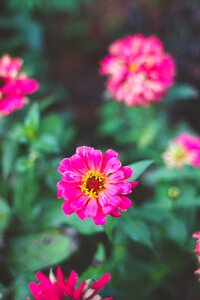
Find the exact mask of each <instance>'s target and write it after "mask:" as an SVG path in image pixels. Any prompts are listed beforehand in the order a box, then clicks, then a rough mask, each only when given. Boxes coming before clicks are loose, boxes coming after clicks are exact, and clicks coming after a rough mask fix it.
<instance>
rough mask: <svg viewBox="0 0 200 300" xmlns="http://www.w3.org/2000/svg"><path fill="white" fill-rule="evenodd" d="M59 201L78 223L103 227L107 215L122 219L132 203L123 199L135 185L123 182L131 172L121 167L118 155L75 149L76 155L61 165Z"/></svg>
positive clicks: (88, 148) (134, 183)
mask: <svg viewBox="0 0 200 300" xmlns="http://www.w3.org/2000/svg"><path fill="white" fill-rule="evenodd" d="M58 171H59V172H60V173H61V174H62V180H61V181H59V182H58V185H57V186H58V194H57V195H58V198H64V199H65V200H66V201H65V202H64V203H63V211H64V213H65V214H67V215H70V214H72V213H74V212H75V213H76V214H77V215H78V216H79V218H80V219H81V220H85V218H93V221H94V223H95V224H96V225H103V224H105V223H106V215H107V214H110V215H111V216H113V217H119V216H121V213H120V212H119V210H120V211H126V210H127V209H128V208H129V207H130V206H131V205H132V202H131V200H130V199H129V198H127V197H125V195H126V194H130V193H131V192H132V189H133V188H134V187H136V186H137V183H138V182H136V181H135V182H126V181H125V180H126V179H128V178H130V177H131V176H132V173H133V171H132V169H131V168H130V167H128V166H124V167H122V165H121V162H120V161H119V159H118V154H117V152H115V151H113V150H111V149H109V150H107V151H106V152H105V154H104V155H103V154H102V152H101V151H100V150H95V149H94V148H91V147H86V146H82V147H78V148H77V150H76V154H74V155H72V156H71V157H70V158H65V159H63V160H62V161H61V162H60V166H59V168H58Z"/></svg>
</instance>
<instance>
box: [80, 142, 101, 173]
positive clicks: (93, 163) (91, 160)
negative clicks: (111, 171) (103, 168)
mask: <svg viewBox="0 0 200 300" xmlns="http://www.w3.org/2000/svg"><path fill="white" fill-rule="evenodd" d="M76 153H77V154H78V155H79V156H80V157H81V158H82V159H83V160H84V163H85V164H86V165H87V167H88V169H91V170H99V169H100V165H101V162H102V158H103V157H102V152H101V151H100V150H95V149H94V148H92V147H87V146H82V147H78V148H77V150H76Z"/></svg>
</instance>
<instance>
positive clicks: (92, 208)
mask: <svg viewBox="0 0 200 300" xmlns="http://www.w3.org/2000/svg"><path fill="white" fill-rule="evenodd" d="M97 209H98V205H97V201H96V199H95V198H91V199H89V201H88V203H87V206H86V208H85V211H84V213H85V216H86V217H88V218H92V217H94V216H95V215H96V213H97Z"/></svg>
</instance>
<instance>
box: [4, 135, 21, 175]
mask: <svg viewBox="0 0 200 300" xmlns="http://www.w3.org/2000/svg"><path fill="white" fill-rule="evenodd" d="M17 148H18V147H17V143H16V142H15V141H13V140H6V141H5V142H4V143H3V153H2V174H3V177H4V178H5V179H6V178H7V177H8V175H9V174H10V172H11V170H12V168H13V163H14V160H15V157H16V154H17Z"/></svg>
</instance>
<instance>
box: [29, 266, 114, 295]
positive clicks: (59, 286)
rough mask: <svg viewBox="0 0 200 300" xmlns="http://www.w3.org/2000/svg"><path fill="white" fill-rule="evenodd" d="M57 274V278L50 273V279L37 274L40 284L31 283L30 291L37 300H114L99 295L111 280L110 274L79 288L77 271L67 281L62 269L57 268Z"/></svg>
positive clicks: (89, 281)
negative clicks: (77, 285)
mask: <svg viewBox="0 0 200 300" xmlns="http://www.w3.org/2000/svg"><path fill="white" fill-rule="evenodd" d="M56 273H57V274H56V275H57V277H55V276H54V274H53V272H52V271H50V275H49V278H48V277H47V276H45V275H44V274H43V273H42V272H38V273H37V274H36V276H35V277H36V279H37V280H39V283H35V282H32V283H30V290H31V293H32V294H33V297H34V299H35V300H65V299H66V300H83V299H84V300H112V298H104V299H103V298H102V297H101V296H100V295H99V294H98V292H99V291H100V290H101V289H102V288H103V286H104V285H106V284H107V283H108V281H109V280H110V278H111V276H110V274H108V273H107V274H105V275H103V276H102V277H101V278H100V279H99V280H97V281H95V280H93V279H88V280H87V281H83V282H82V283H81V284H80V285H79V287H77V288H76V283H77V281H78V274H77V273H76V272H75V271H71V273H70V275H69V277H68V278H67V279H66V278H65V276H64V275H63V273H62V270H61V268H60V267H58V268H57V272H56ZM27 300H30V298H27Z"/></svg>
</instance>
